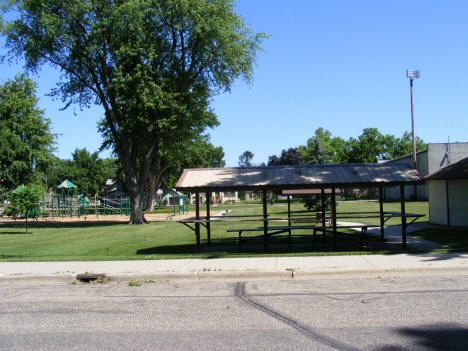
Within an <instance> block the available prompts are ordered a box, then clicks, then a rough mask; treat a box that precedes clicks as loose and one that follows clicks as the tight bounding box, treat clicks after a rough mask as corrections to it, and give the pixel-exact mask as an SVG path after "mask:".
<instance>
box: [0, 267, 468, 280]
mask: <svg viewBox="0 0 468 351" xmlns="http://www.w3.org/2000/svg"><path fill="white" fill-rule="evenodd" d="M407 273H416V274H430V273H448V274H460V273H468V268H467V267H466V266H460V267H450V268H447V267H432V268H428V267H420V268H416V267H413V268H394V269H355V270H353V269H350V270H343V269H338V270H329V271H324V270H319V271H301V270H285V271H280V272H268V271H222V272H219V271H217V272H191V273H180V272H157V273H121V274H106V278H107V280H108V281H109V282H127V281H134V280H143V281H144V280H155V281H164V280H198V281H210V280H258V279H270V280H277V279H279V280H304V279H313V278H337V277H340V276H353V275H361V276H362V275H364V276H374V275H382V274H383V275H387V274H407ZM15 280H31V281H50V282H69V283H71V282H74V281H76V274H11V275H4V276H0V282H1V281H15Z"/></svg>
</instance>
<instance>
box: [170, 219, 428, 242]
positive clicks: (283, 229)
mask: <svg viewBox="0 0 468 351" xmlns="http://www.w3.org/2000/svg"><path fill="white" fill-rule="evenodd" d="M320 214H321V216H320V217H317V216H315V217H314V216H296V217H286V218H285V217H271V216H267V217H263V216H258V215H248V216H233V215H231V216H210V217H200V216H199V217H198V218H187V219H183V220H179V221H178V222H179V223H181V224H183V225H185V226H187V227H189V228H190V229H192V230H193V231H194V232H195V234H196V236H197V238H196V239H197V248H198V249H199V247H200V235H199V234H198V235H197V229H196V226H197V225H198V226H199V225H202V226H204V227H205V228H207V232H208V233H207V239H208V240H207V241H208V245H210V242H211V239H210V234H209V233H210V227H209V224H210V223H220V222H229V223H252V222H263V224H264V225H263V226H262V227H255V228H246V227H240V228H232V229H228V230H227V232H229V233H234V232H236V233H238V236H237V238H232V239H234V240H237V241H238V245H239V249H240V248H241V247H242V242H243V241H246V240H260V239H263V240H264V242H265V248H268V239H269V237H272V236H275V235H278V234H284V233H288V247H289V248H291V246H292V238H293V237H299V236H301V237H304V236H307V235H304V234H301V235H297V234H296V235H293V233H292V231H296V230H311V231H312V235H313V245H314V247H315V246H316V243H317V241H316V234H317V231H320V232H322V234H323V238H324V240H325V235H326V232H331V233H333V238H334V246H335V247H336V237H337V234H338V229H339V228H341V229H343V228H353V229H356V228H357V229H360V232H361V240H362V243H363V246H365V247H368V245H369V244H368V228H369V225H367V224H352V225H337V222H336V220H337V219H351V218H362V219H364V218H380V228H381V236H382V240H383V238H384V237H383V225H384V223H385V222H387V221H388V220H389V219H390V218H395V217H404V219H405V221H404V223H405V224H404V225H405V229H404V230H406V226H407V225H409V224H411V223H413V222H414V221H416V220H417V219H418V218H421V217H424V216H425V215H423V214H418V213H408V212H407V213H404V214H402V213H401V212H397V211H382V212H370V211H369V212H339V213H335V215H334V216H333V215H332V214H330V213H328V215H327V214H325V213H324V212H320ZM377 214H378V215H377ZM323 215H325V216H323ZM406 218H410V219H411V221H410V222H409V223H406ZM272 222H273V223H275V224H277V225H270V223H272ZM280 223H287V225H278V224H280ZM300 223H304V224H306V225H299V224H300ZM312 223H317V224H312ZM327 223H328V224H327ZM191 224H195V228H194V227H192V226H191ZM246 232H263V235H258V236H253V237H252V236H251V237H246V236H244V237H242V234H243V233H246ZM198 233H199V230H198Z"/></svg>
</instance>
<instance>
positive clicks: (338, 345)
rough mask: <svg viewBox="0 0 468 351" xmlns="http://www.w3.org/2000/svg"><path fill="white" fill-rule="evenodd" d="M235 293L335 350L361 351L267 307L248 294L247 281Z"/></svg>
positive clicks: (238, 286)
mask: <svg viewBox="0 0 468 351" xmlns="http://www.w3.org/2000/svg"><path fill="white" fill-rule="evenodd" d="M234 295H235V296H237V297H238V298H239V299H240V300H241V301H243V302H245V303H246V304H248V305H250V306H252V307H254V308H255V309H257V310H259V311H262V312H264V313H266V314H268V315H269V316H271V317H273V318H275V319H277V320H279V321H281V322H283V323H285V324H287V325H289V326H290V327H293V328H294V329H296V330H298V331H299V332H301V333H302V334H304V335H307V336H308V337H310V338H312V339H313V340H315V341H318V342H320V343H322V344H325V345H327V346H330V347H332V348H334V349H335V350H350V351H361V350H360V349H358V348H355V347H353V346H350V345H347V344H345V343H342V342H340V341H339V340H336V339H333V338H330V337H327V336H325V335H322V334H319V333H317V332H316V331H314V330H313V329H311V328H309V327H308V326H306V325H304V324H301V323H300V322H298V321H296V320H294V319H293V318H291V317H289V316H287V315H284V314H282V313H280V312H277V311H275V310H273V309H272V308H270V307H267V306H265V305H263V304H261V303H259V302H257V301H255V300H253V299H252V298H251V297H249V296H247V295H246V292H245V283H237V284H236V286H235V288H234Z"/></svg>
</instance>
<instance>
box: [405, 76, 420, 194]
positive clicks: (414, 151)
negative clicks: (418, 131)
mask: <svg viewBox="0 0 468 351" xmlns="http://www.w3.org/2000/svg"><path fill="white" fill-rule="evenodd" d="M406 77H407V78H409V80H410V93H411V136H412V140H413V168H414V169H417V159H416V136H415V134H414V100H413V80H415V79H418V78H419V70H415V71H409V70H406ZM417 191H418V187H417V185H415V186H414V199H415V200H416V199H417V197H418V192H417Z"/></svg>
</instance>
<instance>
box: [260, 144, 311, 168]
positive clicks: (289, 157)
mask: <svg viewBox="0 0 468 351" xmlns="http://www.w3.org/2000/svg"><path fill="white" fill-rule="evenodd" d="M302 164H304V160H303V158H302V155H301V153H300V151H299V149H298V148H294V147H291V148H289V149H287V150H283V151H281V155H280V156H279V157H278V156H276V155H272V156H269V157H268V166H282V165H284V166H286V165H302Z"/></svg>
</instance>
